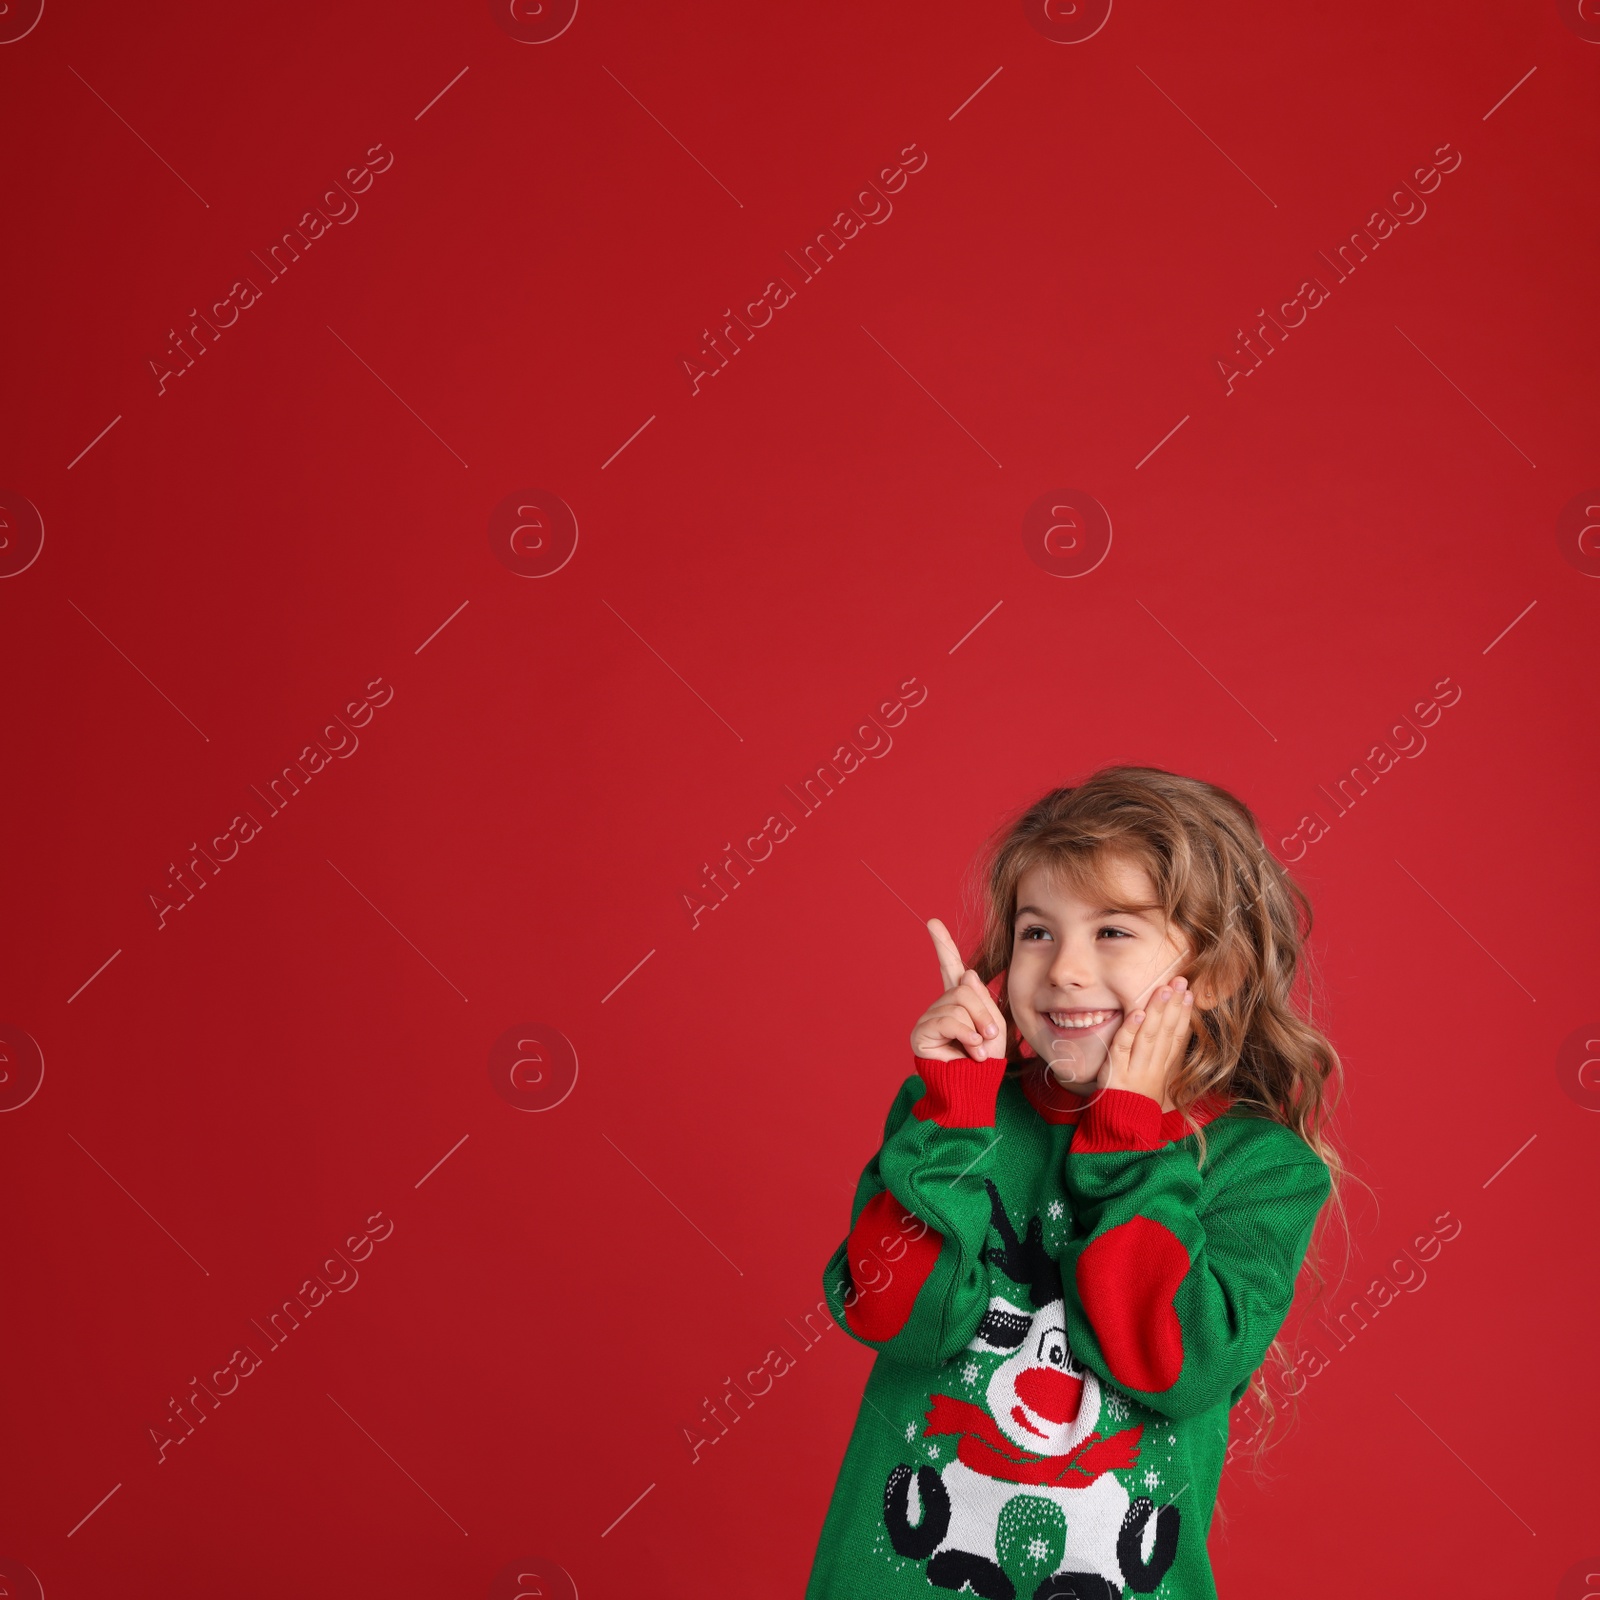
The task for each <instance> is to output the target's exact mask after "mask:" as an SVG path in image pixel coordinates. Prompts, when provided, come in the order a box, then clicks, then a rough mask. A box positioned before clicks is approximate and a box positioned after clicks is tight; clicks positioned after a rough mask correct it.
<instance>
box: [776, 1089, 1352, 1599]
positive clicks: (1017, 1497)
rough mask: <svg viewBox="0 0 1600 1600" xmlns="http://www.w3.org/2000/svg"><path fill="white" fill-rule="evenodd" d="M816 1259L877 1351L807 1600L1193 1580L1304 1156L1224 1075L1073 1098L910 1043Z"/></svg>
mask: <svg viewBox="0 0 1600 1600" xmlns="http://www.w3.org/2000/svg"><path fill="white" fill-rule="evenodd" d="M916 1067H917V1072H916V1074H915V1075H914V1076H912V1077H910V1078H908V1079H907V1080H906V1082H905V1083H904V1084H903V1085H902V1086H901V1089H900V1092H899V1094H898V1095H897V1096H896V1097H895V1101H894V1104H893V1106H892V1107H891V1108H890V1111H889V1116H888V1120H887V1122H886V1124H885V1126H884V1132H883V1144H882V1147H881V1148H880V1149H879V1151H878V1153H877V1154H876V1155H875V1156H874V1157H873V1159H872V1160H871V1161H870V1162H869V1163H868V1164H867V1167H866V1170H865V1171H864V1172H863V1173H862V1175H861V1181H860V1184H859V1185H858V1186H857V1189H856V1196H855V1202H854V1204H853V1206H852V1210H851V1230H850V1233H849V1236H848V1237H847V1238H846V1239H845V1241H844V1243H843V1244H841V1245H840V1246H839V1248H838V1249H837V1250H836V1251H835V1252H834V1253H833V1256H832V1257H831V1258H830V1260H829V1261H828V1264H827V1266H826V1268H825V1269H824V1273H823V1285H824V1290H825V1292H826V1295H827V1301H828V1306H829V1308H830V1310H831V1311H832V1314H833V1316H834V1318H835V1320H836V1321H837V1322H838V1323H839V1325H840V1326H841V1327H842V1328H843V1329H844V1330H845V1331H846V1332H847V1333H848V1334H850V1335H851V1337H852V1338H854V1339H857V1340H859V1341H860V1342H861V1343H862V1344H865V1345H867V1346H869V1347H870V1348H871V1349H873V1350H875V1351H877V1352H878V1355H877V1359H876V1360H875V1361H874V1362H873V1365H872V1371H871V1373H870V1375H869V1376H868V1379H867V1386H866V1392H865V1394H864V1395H863V1397H862V1401H861V1407H860V1410H859V1412H858V1414H857V1416H856V1421H855V1426H854V1428H853V1430H852V1432H851V1435H850V1441H849V1444H848V1446H847V1448H846V1451H845V1457H844V1462H843V1465H842V1466H841V1468H840V1471H839V1478H838V1482H837V1484H836V1485H835V1488H834V1492H833V1498H832V1500H831V1502H830V1504H829V1507H828V1512H827V1516H826V1518H825V1520H824V1522H823V1526H822V1532H821V1536H820V1538H819V1541H818V1545H817V1552H816V1559H815V1561H814V1563H813V1566H812V1570H811V1577H810V1581H809V1583H808V1584H807V1586H806V1591H805V1593H806V1600H896V1597H899V1596H907V1597H910V1596H923V1597H926V1596H930V1595H936V1594H938V1593H941V1592H945V1591H956V1592H960V1593H967V1594H975V1595H980V1596H983V1597H985V1600H1016V1597H1021V1600H1113V1597H1120V1596H1123V1595H1128V1594H1153V1595H1160V1596H1167V1597H1170V1600H1202V1597H1211V1596H1214V1595H1215V1593H1216V1589H1215V1586H1214V1584H1213V1582H1212V1577H1211V1564H1210V1560H1209V1558H1208V1556H1207V1552H1206V1533H1207V1530H1208V1528H1209V1525H1210V1521H1211V1512H1212V1507H1213V1504H1214V1503H1215V1500H1216V1493H1217V1483H1218V1480H1219V1478H1220V1477H1221V1474H1222V1462H1223V1456H1224V1454H1225V1452H1226V1450H1227V1437H1228V1413H1229V1411H1230V1409H1231V1408H1232V1406H1233V1405H1234V1404H1235V1403H1236V1402H1237V1401H1238V1400H1239V1399H1240V1398H1241V1397H1242V1396H1243V1394H1244V1392H1245V1389H1246V1388H1247V1387H1248V1384H1249V1380H1250V1376H1251V1374H1252V1373H1253V1372H1254V1371H1255V1369H1256V1368H1257V1367H1258V1366H1259V1365H1260V1363H1261V1361H1262V1358H1263V1356H1264V1354H1265V1352H1266V1349H1267V1346H1268V1345H1269V1344H1270V1343H1271V1342H1272V1340H1273V1338H1274V1337H1275V1336H1276V1334H1277V1332H1278V1330H1279V1328H1280V1327H1281V1325H1282V1323H1283V1320H1284V1318H1285V1316H1286V1315H1287V1314H1288V1310H1289V1306H1290V1302H1291V1301H1292V1299H1293V1295H1294V1283H1295V1277H1296V1274H1297V1273H1298V1272H1299V1269H1300V1264H1301V1262H1302V1260H1303V1259H1304V1257H1305V1252H1306V1247H1307V1244H1308V1242H1309V1240H1310V1236H1311V1229H1312V1225H1313V1223H1314V1222H1315V1221H1316V1217H1317V1213H1318V1211H1319V1210H1320V1208H1321V1206H1322V1203H1323V1201H1324V1200H1325V1199H1326V1198H1327V1196H1328V1192H1329V1175H1328V1169H1327V1167H1326V1166H1325V1165H1324V1163H1323V1162H1322V1160H1321V1158H1320V1157H1319V1156H1318V1155H1317V1154H1316V1152H1315V1151H1313V1150H1312V1149H1311V1148H1310V1147H1309V1146H1308V1145H1307V1144H1305V1143H1304V1141H1302V1140H1301V1139H1300V1138H1299V1137H1297V1136H1296V1135H1295V1134H1294V1133H1293V1132H1292V1131H1291V1130H1289V1129H1288V1128H1285V1127H1283V1126H1281V1125H1280V1124H1278V1123H1275V1122H1272V1121H1270V1120H1268V1119H1266V1118H1263V1117H1259V1116H1250V1115H1244V1114H1241V1113H1240V1112H1239V1111H1237V1110H1235V1109H1232V1108H1231V1107H1230V1105H1229V1104H1228V1102H1227V1101H1219V1100H1210V1101H1207V1102H1203V1103H1202V1104H1201V1105H1199V1106H1197V1107H1195V1108H1193V1109H1192V1115H1193V1117H1194V1119H1195V1121H1196V1122H1197V1123H1199V1124H1201V1125H1202V1126H1203V1127H1204V1130H1205V1131H1204V1138H1205V1151H1204V1159H1203V1162H1202V1159H1201V1151H1200V1141H1199V1139H1198V1138H1197V1136H1196V1135H1195V1134H1194V1132H1192V1131H1191V1129H1190V1128H1189V1127H1188V1125H1187V1124H1186V1123H1185V1122H1184V1120H1183V1118H1182V1117H1180V1116H1179V1114H1178V1113H1177V1112H1166V1113H1163V1112H1162V1111H1161V1109H1160V1107H1159V1105H1158V1104H1157V1103H1156V1101H1154V1100H1152V1099H1151V1098H1149V1097H1148V1096H1147V1095H1141V1094H1135V1093H1133V1092H1131V1091H1129V1090H1125V1089H1110V1090H1105V1091H1102V1092H1101V1093H1100V1094H1098V1095H1097V1096H1095V1097H1093V1098H1092V1099H1089V1100H1087V1101H1086V1100H1085V1099H1083V1098H1082V1097H1079V1096H1077V1095H1074V1094H1072V1093H1071V1092H1070V1091H1068V1090H1066V1089H1064V1088H1062V1087H1061V1086H1059V1085H1058V1084H1057V1083H1056V1082H1055V1080H1054V1079H1053V1078H1052V1077H1051V1076H1050V1074H1049V1072H1048V1069H1047V1068H1046V1066H1045V1064H1044V1063H1043V1062H1042V1061H1040V1060H1038V1059H1037V1058H1034V1059H1031V1060H1028V1061H1025V1062H1023V1063H1022V1064H1021V1066H1020V1068H1019V1067H1018V1066H1016V1065H1013V1066H1011V1067H1010V1068H1009V1069H1008V1067H1007V1064H1006V1063H1005V1062H1003V1061H984V1062H977V1061H924V1060H920V1059H919V1060H917V1062H916Z"/></svg>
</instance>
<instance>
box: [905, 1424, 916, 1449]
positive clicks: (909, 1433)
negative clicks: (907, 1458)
mask: <svg viewBox="0 0 1600 1600" xmlns="http://www.w3.org/2000/svg"><path fill="white" fill-rule="evenodd" d="M916 1436H917V1425H916V1423H914V1422H908V1423H907V1424H906V1443H907V1444H910V1443H911V1441H912V1440H913V1439H915V1438H916Z"/></svg>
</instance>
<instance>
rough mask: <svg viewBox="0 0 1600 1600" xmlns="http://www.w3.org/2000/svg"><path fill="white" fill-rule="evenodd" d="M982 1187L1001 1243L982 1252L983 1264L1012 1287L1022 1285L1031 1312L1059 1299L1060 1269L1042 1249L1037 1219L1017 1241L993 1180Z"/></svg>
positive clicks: (1039, 1226)
mask: <svg viewBox="0 0 1600 1600" xmlns="http://www.w3.org/2000/svg"><path fill="white" fill-rule="evenodd" d="M983 1186H984V1188H986V1189H987V1190H988V1191H989V1210H990V1212H991V1214H992V1216H993V1218H994V1225H995V1228H996V1229H997V1230H998V1232H999V1234H1000V1237H1001V1238H1002V1239H1003V1240H1004V1241H1005V1244H1004V1248H1002V1249H999V1250H996V1249H995V1248H994V1246H993V1245H990V1246H988V1247H987V1248H986V1249H985V1250H984V1252H983V1259H984V1260H985V1261H992V1262H993V1263H994V1264H995V1266H997V1267H999V1268H1000V1270H1001V1271H1002V1272H1003V1273H1005V1275H1006V1276H1007V1277H1008V1278H1010V1279H1011V1280H1012V1282H1013V1283H1020V1284H1022V1285H1023V1286H1024V1287H1025V1288H1026V1289H1027V1291H1028V1298H1029V1300H1031V1301H1032V1302H1033V1307H1034V1310H1036V1311H1037V1310H1038V1309H1039V1307H1040V1306H1047V1305H1049V1304H1050V1302H1051V1301H1052V1300H1059V1299H1060V1298H1061V1267H1060V1265H1059V1264H1058V1263H1057V1262H1056V1260H1055V1258H1054V1257H1053V1256H1052V1255H1051V1254H1050V1252H1049V1251H1048V1250H1046V1249H1045V1247H1044V1225H1043V1224H1042V1223H1041V1222H1040V1221H1039V1219H1038V1218H1037V1217H1032V1218H1030V1219H1029V1222H1028V1231H1027V1234H1026V1235H1025V1236H1024V1237H1023V1238H1021V1239H1019V1238H1018V1237H1017V1230H1016V1229H1015V1228H1013V1227H1012V1226H1011V1219H1010V1218H1009V1217H1008V1216H1007V1215H1006V1208H1005V1207H1004V1206H1003V1205H1001V1203H1000V1191H999V1190H998V1189H996V1188H995V1186H994V1183H993V1180H991V1179H989V1178H985V1179H984V1180H983Z"/></svg>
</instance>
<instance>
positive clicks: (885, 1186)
mask: <svg viewBox="0 0 1600 1600" xmlns="http://www.w3.org/2000/svg"><path fill="white" fill-rule="evenodd" d="M917 1067H918V1072H917V1075H915V1076H913V1077H910V1078H908V1079H907V1080H906V1081H905V1083H904V1084H902V1085H901V1088H900V1092H899V1094H898V1095H897V1096H896V1098H895V1102H894V1105H893V1106H892V1107H891V1108H890V1111H889V1116H888V1120H887V1122H886V1123H885V1125H884V1132H883V1145H882V1147H881V1148H880V1149H879V1151H878V1153H877V1154H876V1155H875V1156H874V1157H873V1158H872V1160H871V1161H870V1162H868V1163H867V1166H866V1169H865V1171H863V1172H862V1174H861V1181H860V1183H859V1184H858V1185H857V1187H856V1196H855V1202H854V1205H853V1206H852V1209H851V1226H850V1233H849V1235H848V1237H847V1238H846V1239H845V1240H844V1242H843V1243H842V1244H841V1245H840V1246H839V1248H838V1249H837V1250H835V1251H834V1253H833V1255H832V1256H831V1257H830V1258H829V1260H828V1264H827V1266H826V1267H825V1268H824V1269H823V1289H824V1292H825V1294H826V1296H827V1301H828V1308H829V1310H830V1311H831V1312H832V1314H833V1317H834V1320H835V1321H836V1322H837V1323H838V1324H839V1326H840V1327H841V1328H843V1329H844V1330H845V1332H846V1333H848V1334H849V1335H850V1337H851V1338H853V1339H856V1340H858V1341H859V1342H860V1343H862V1344H864V1345H867V1346H869V1347H870V1348H871V1349H873V1350H878V1351H881V1352H883V1353H885V1354H887V1355H890V1356H892V1357H893V1358H894V1359H895V1360H896V1361H901V1362H905V1363H907V1364H908V1365H911V1366H922V1367H937V1366H941V1365H942V1364H943V1363H944V1362H946V1361H948V1360H950V1359H951V1358H952V1357H953V1356H955V1355H956V1354H957V1353H958V1352H959V1351H960V1350H961V1349H963V1348H964V1347H965V1346H966V1344H967V1343H968V1341H969V1340H971V1338H972V1336H973V1335H974V1334H975V1333H976V1332H977V1328H978V1324H979V1322H980V1321H982V1319H983V1314H984V1311H985V1310H986V1309H987V1307H988V1268H987V1266H986V1265H985V1264H984V1261H983V1259H982V1252H983V1246H984V1239H985V1237H986V1235H987V1233H988V1230H989V1223H990V1218H991V1211H990V1203H989V1194H988V1190H987V1189H986V1188H985V1187H984V1182H983V1179H984V1174H985V1172H986V1171H987V1170H988V1167H989V1163H990V1156H991V1152H992V1151H993V1149H994V1146H995V1143H996V1139H995V1128H994V1118H995V1099H996V1096H997V1094H998V1092H999V1087H1000V1080H1001V1078H1002V1076H1003V1075H1004V1072H1005V1063H1004V1062H1003V1061H981V1062H980V1061H922V1060H919V1061H918V1062H917Z"/></svg>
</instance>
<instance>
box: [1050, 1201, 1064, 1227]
mask: <svg viewBox="0 0 1600 1600" xmlns="http://www.w3.org/2000/svg"><path fill="white" fill-rule="evenodd" d="M1065 1210H1066V1207H1065V1206H1063V1205H1062V1204H1061V1202H1060V1201H1059V1200H1052V1201H1051V1202H1050V1216H1051V1219H1052V1220H1054V1221H1058V1222H1059V1221H1060V1220H1061V1213H1062V1212H1063V1211H1065Z"/></svg>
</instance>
